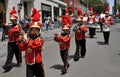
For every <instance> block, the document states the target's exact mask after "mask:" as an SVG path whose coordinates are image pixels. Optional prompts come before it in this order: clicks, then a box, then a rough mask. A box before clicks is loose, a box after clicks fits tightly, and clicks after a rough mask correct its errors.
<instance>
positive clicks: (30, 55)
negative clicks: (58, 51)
mask: <svg viewBox="0 0 120 77" xmlns="http://www.w3.org/2000/svg"><path fill="white" fill-rule="evenodd" d="M29 25H30V28H29V33H28V35H27V34H24V35H23V37H22V39H21V40H20V41H19V42H18V46H19V48H20V49H21V50H22V51H25V58H26V77H34V76H35V77H45V74H44V68H43V63H42V54H41V53H42V50H43V44H44V40H43V38H42V37H41V34H40V30H41V26H42V24H41V23H40V14H39V12H38V11H37V10H36V9H33V14H32V22H31V23H30V24H29Z"/></svg>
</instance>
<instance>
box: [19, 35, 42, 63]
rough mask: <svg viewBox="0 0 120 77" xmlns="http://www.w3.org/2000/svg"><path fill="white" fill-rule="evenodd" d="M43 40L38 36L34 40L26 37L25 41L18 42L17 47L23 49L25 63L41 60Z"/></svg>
mask: <svg viewBox="0 0 120 77" xmlns="http://www.w3.org/2000/svg"><path fill="white" fill-rule="evenodd" d="M43 44H44V40H43V39H42V38H40V37H38V38H37V39H35V40H32V39H30V38H28V39H27V40H26V41H23V42H20V43H19V44H18V47H19V48H20V50H22V51H25V58H26V63H27V64H29V65H32V64H35V63H40V62H42V54H41V52H42V49H43Z"/></svg>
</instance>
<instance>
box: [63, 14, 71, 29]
mask: <svg viewBox="0 0 120 77" xmlns="http://www.w3.org/2000/svg"><path fill="white" fill-rule="evenodd" d="M69 18H70V17H69V16H62V29H63V28H64V26H65V25H67V26H68V25H69V26H70V24H69V22H68V20H69Z"/></svg>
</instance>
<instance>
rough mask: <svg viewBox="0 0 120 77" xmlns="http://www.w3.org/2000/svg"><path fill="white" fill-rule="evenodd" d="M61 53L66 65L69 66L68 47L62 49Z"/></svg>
mask: <svg viewBox="0 0 120 77" xmlns="http://www.w3.org/2000/svg"><path fill="white" fill-rule="evenodd" d="M60 55H61V58H62V61H63V64H64V67H66V68H67V66H68V49H66V50H60Z"/></svg>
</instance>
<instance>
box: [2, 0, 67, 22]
mask: <svg viewBox="0 0 120 77" xmlns="http://www.w3.org/2000/svg"><path fill="white" fill-rule="evenodd" d="M20 5H21V6H20ZM13 6H14V7H15V8H16V10H17V12H18V17H19V19H23V18H24V15H27V16H30V15H31V11H32V9H33V8H36V9H38V10H41V21H42V22H44V19H45V18H46V17H51V19H52V21H54V17H56V16H60V15H61V14H62V11H63V10H65V9H66V7H67V4H66V3H65V2H63V1H60V0H0V16H2V17H1V18H0V24H2V23H9V22H10V20H9V18H10V15H9V12H10V11H11V9H12V7H13Z"/></svg>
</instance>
